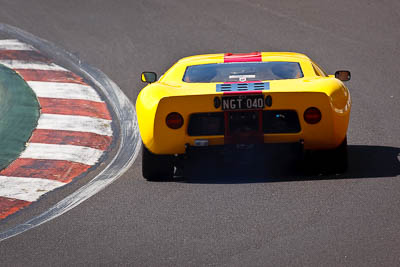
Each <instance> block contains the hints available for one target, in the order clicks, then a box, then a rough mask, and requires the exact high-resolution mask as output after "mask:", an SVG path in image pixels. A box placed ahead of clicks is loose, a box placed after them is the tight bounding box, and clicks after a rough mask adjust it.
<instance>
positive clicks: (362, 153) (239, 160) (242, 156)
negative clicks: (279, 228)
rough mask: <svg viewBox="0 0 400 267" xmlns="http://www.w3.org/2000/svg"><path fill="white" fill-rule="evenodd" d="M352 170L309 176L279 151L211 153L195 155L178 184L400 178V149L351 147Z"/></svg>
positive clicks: (287, 153)
mask: <svg viewBox="0 0 400 267" xmlns="http://www.w3.org/2000/svg"><path fill="white" fill-rule="evenodd" d="M348 157H349V168H348V170H347V172H346V173H343V174H339V175H338V174H330V175H322V174H316V175H305V174H304V172H302V170H301V167H300V166H299V164H298V160H297V159H298V158H296V155H295V154H294V153H293V152H291V151H288V150H285V149H282V150H281V149H279V150H278V151H274V152H273V153H264V154H263V153H257V152H256V151H250V150H249V151H248V150H243V151H240V152H236V153H232V154H229V156H227V155H225V156H224V155H221V154H219V153H215V152H211V151H203V152H197V153H193V155H190V156H189V158H188V159H187V160H186V161H185V165H184V176H185V178H179V177H177V180H175V181H182V182H188V183H210V184H235V183H268V182H290V181H299V180H325V179H359V178H379V177H394V176H398V175H400V148H395V147H384V146H364V145H349V147H348Z"/></svg>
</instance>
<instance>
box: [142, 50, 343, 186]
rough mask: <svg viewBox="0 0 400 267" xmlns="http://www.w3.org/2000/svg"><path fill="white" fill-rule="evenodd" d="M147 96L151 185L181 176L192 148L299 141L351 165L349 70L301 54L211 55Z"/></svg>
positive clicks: (170, 74) (179, 69)
mask: <svg viewBox="0 0 400 267" xmlns="http://www.w3.org/2000/svg"><path fill="white" fill-rule="evenodd" d="M141 79H142V81H143V82H146V83H149V85H147V86H146V87H145V88H144V89H143V90H142V91H141V92H140V94H139V96H138V98H137V101H136V111H137V118H138V123H139V129H140V134H141V137H142V141H143V149H142V153H143V154H142V156H143V157H142V171H143V176H144V177H145V178H146V179H148V180H159V179H168V178H171V177H172V176H173V173H174V162H175V160H174V159H175V158H177V156H179V155H182V154H185V153H186V151H187V150H188V149H189V148H193V147H210V146H226V145H232V144H268V143H297V144H300V145H301V147H302V148H303V150H304V151H306V152H308V151H325V152H328V154H329V155H330V157H329V158H328V159H327V161H328V162H329V164H330V165H332V166H334V167H335V170H336V171H344V170H345V169H346V167H347V141H346V132H347V127H348V123H349V116H350V109H351V99H350V94H349V91H348V89H347V88H346V86H345V85H344V84H343V81H348V80H350V72H349V71H345V70H342V71H337V72H336V73H335V75H327V74H326V73H325V72H324V71H323V70H322V69H321V68H320V67H319V66H318V65H317V64H316V63H314V62H313V61H312V60H311V59H310V58H308V57H307V56H305V55H303V54H299V53H289V52H254V53H246V54H232V53H226V54H209V55H197V56H191V57H186V58H183V59H181V60H179V61H178V62H177V63H176V64H175V65H174V66H172V67H171V68H170V69H169V70H168V71H167V72H166V73H165V74H164V75H163V76H162V77H161V78H160V79H159V80H157V75H156V74H155V73H154V72H143V73H142V77H141Z"/></svg>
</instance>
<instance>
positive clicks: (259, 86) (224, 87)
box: [217, 82, 269, 92]
mask: <svg viewBox="0 0 400 267" xmlns="http://www.w3.org/2000/svg"><path fill="white" fill-rule="evenodd" d="M259 90H269V83H268V82H267V83H224V84H217V92H242V91H259Z"/></svg>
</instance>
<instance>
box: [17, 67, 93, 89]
mask: <svg viewBox="0 0 400 267" xmlns="http://www.w3.org/2000/svg"><path fill="white" fill-rule="evenodd" d="M15 71H16V72H18V73H19V74H20V75H21V76H22V78H23V79H24V80H25V81H38V82H59V83H78V84H83V85H87V84H86V83H85V82H84V81H83V78H82V77H79V76H78V75H76V74H75V73H72V72H70V71H59V70H32V69H15Z"/></svg>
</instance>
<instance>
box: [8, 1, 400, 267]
mask: <svg viewBox="0 0 400 267" xmlns="http://www.w3.org/2000/svg"><path fill="white" fill-rule="evenodd" d="M0 3H1V7H2V8H1V9H0V20H1V22H3V23H7V24H10V25H13V26H16V27H19V28H21V29H24V30H26V31H28V32H30V33H32V34H35V35H37V36H39V37H41V38H44V39H47V40H49V41H51V42H53V43H55V44H57V45H59V46H61V47H63V48H65V49H66V50H69V51H71V52H73V53H75V54H77V55H78V56H79V57H80V58H81V59H82V60H84V61H85V62H87V63H89V64H90V65H92V66H95V67H97V68H99V69H101V70H102V71H103V72H104V73H106V74H107V75H108V76H109V77H110V78H111V79H112V80H113V81H115V82H116V83H117V84H118V85H119V86H120V88H121V89H122V90H123V91H124V92H125V94H126V95H127V96H128V97H129V98H130V99H131V101H132V102H134V101H135V99H136V97H137V94H138V93H139V91H140V89H141V88H142V87H143V84H141V83H140V82H139V77H140V73H141V71H143V70H154V71H156V72H157V73H159V74H161V73H162V72H164V71H165V70H166V69H167V68H168V67H169V66H170V65H172V64H173V63H174V62H175V61H176V60H177V59H179V58H181V57H184V56H189V55H193V54H200V53H214V52H251V51H296V52H303V53H305V54H307V55H309V56H310V57H311V58H313V59H314V60H315V61H316V62H318V63H319V64H320V65H321V66H322V67H323V68H324V69H325V70H326V71H328V72H329V73H333V72H334V71H335V70H337V69H349V70H351V71H352V75H353V77H352V80H351V81H350V82H348V86H349V88H350V90H351V95H352V100H353V108H352V117H351V122H350V128H349V132H348V141H349V144H350V147H349V157H350V168H349V170H348V172H347V173H345V174H343V175H340V176H316V177H315V176H313V177H307V176H302V175H296V172H295V171H293V170H292V167H290V162H289V161H287V160H284V159H281V158H278V159H277V158H276V157H271V158H267V160H265V161H263V162H262V163H263V164H261V163H260V162H258V164H257V165H256V168H252V165H250V164H247V163H248V162H245V163H243V164H235V166H234V167H231V166H222V167H218V166H221V164H220V162H219V161H218V160H219V158H214V159H213V158H208V159H207V160H201V159H199V160H196V161H191V162H188V165H189V166H188V168H187V169H189V179H187V180H179V179H178V180H176V181H173V182H168V183H150V182H146V181H145V180H144V179H143V178H142V176H141V164H140V162H141V158H140V157H138V159H137V161H136V163H135V164H134V165H133V166H132V167H131V168H130V169H129V170H128V171H127V172H126V173H125V174H124V175H123V176H122V177H120V178H119V179H118V180H117V181H116V182H114V183H113V184H112V185H110V186H109V187H107V188H106V189H105V190H103V191H101V192H100V193H98V194H97V195H95V196H93V197H92V198H90V199H89V200H87V201H85V202H84V203H82V204H81V205H80V206H78V207H76V208H74V209H73V210H71V211H70V212H68V213H66V214H64V215H62V216H60V217H58V218H56V219H55V220H53V221H50V222H48V223H46V224H43V225H41V226H39V227H37V228H35V229H33V230H30V231H28V232H25V233H23V234H21V235H18V236H16V237H13V238H11V239H8V240H5V241H3V242H1V243H0V254H1V264H2V265H26V264H28V265H43V264H46V265H50V264H51V265H75V264H124V263H125V264H127V263H130V264H132V265H138V266H139V265H140V266H142V265H151V266H154V265H163V266H169V265H236V266H243V265H251V266H257V265H259V266H266V265H270V266H272V265H356V266H359V265H362V266H368V265H369V266H372V265H386V266H393V265H399V263H400V256H399V255H400V225H399V224H400V223H399V222H400V209H399V204H400V193H399V192H400V179H399V178H400V159H399V153H400V138H399V134H400V106H399V103H400V101H399V100H400V91H399V85H398V70H399V69H400V61H399V60H398V58H399V56H400V49H399V45H400V44H399V43H400V31H399V30H398V28H399V26H400V4H399V3H398V2H397V1H379V2H373V1H342V0H340V1H338V0H336V1H323V2H322V1H285V2H284V3H278V2H275V1H271V3H266V2H264V1H255V0H253V1H208V0H206V1H187V0H185V1H184V0H182V1H162V0H158V1H153V0H151V1H64V2H61V1H51V0H47V1H30V2H28V1H22V0H19V1H0ZM251 157H254V155H248V157H247V156H243V159H248V158H251ZM245 161H246V160H245ZM236 165H237V166H236ZM206 166H207V167H209V168H206ZM260 166H261V167H260ZM249 169H251V171H249ZM258 169H262V171H260V170H258ZM42 202H43V203H42V205H45V204H46V201H42ZM39 203H40V201H39ZM36 208H37V209H38V210H39V209H41V207H40V205H37V206H36ZM27 212H28V213H29V214H34V213H35V210H33V209H31V210H28V211H27ZM18 216H20V217H21V218H23V217H24V216H25V215H23V214H22V215H18ZM18 220H19V218H14V219H13V220H11V221H9V222H8V224H10V222H12V221H18ZM21 220H22V219H21ZM5 226H8V225H0V227H2V228H4V227H5Z"/></svg>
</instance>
